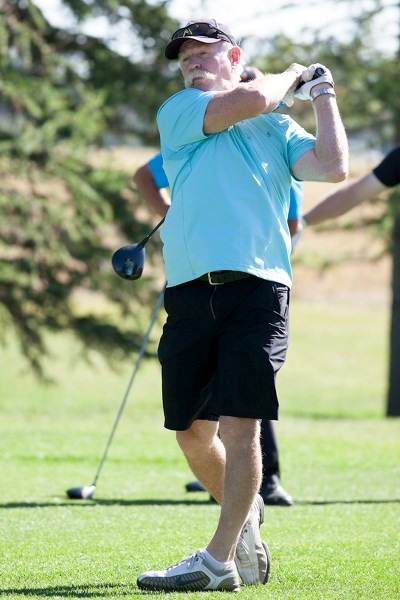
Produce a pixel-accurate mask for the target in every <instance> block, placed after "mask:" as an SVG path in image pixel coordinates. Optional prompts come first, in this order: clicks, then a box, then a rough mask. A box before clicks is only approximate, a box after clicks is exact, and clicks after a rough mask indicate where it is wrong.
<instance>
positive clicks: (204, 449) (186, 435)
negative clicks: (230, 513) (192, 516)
mask: <svg viewBox="0 0 400 600" xmlns="http://www.w3.org/2000/svg"><path fill="white" fill-rule="evenodd" d="M176 439H177V441H178V444H179V446H180V448H181V450H182V452H183V453H184V455H185V456H186V459H187V461H188V463H189V467H190V468H191V470H192V471H193V473H194V475H195V477H197V479H198V480H199V481H200V482H201V483H202V484H203V485H204V487H205V488H206V489H207V490H208V491H209V492H210V494H211V495H212V496H213V498H215V499H216V501H217V502H218V504H221V501H222V490H223V485H224V475H225V448H224V445H223V443H222V441H221V439H220V438H219V436H218V422H216V421H203V420H198V421H194V423H193V425H192V426H191V427H190V429H187V430H185V431H177V432H176Z"/></svg>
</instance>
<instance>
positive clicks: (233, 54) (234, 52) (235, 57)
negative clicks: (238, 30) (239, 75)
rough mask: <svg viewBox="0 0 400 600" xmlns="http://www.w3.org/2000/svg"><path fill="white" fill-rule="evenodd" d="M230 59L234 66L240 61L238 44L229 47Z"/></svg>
mask: <svg viewBox="0 0 400 600" xmlns="http://www.w3.org/2000/svg"><path fill="white" fill-rule="evenodd" d="M229 52H230V57H229V58H230V61H231V63H232V66H234V65H235V66H236V65H238V64H239V63H240V59H241V56H242V51H241V50H240V48H239V46H233V48H231V49H230V51H229Z"/></svg>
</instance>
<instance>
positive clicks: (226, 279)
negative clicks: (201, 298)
mask: <svg viewBox="0 0 400 600" xmlns="http://www.w3.org/2000/svg"><path fill="white" fill-rule="evenodd" d="M245 277H252V275H250V273H243V272H242V271H211V272H210V273H205V274H204V275H202V276H201V277H199V278H198V279H199V280H200V281H207V282H208V283H209V284H210V285H223V284H224V283H232V282H234V281H239V279H245Z"/></svg>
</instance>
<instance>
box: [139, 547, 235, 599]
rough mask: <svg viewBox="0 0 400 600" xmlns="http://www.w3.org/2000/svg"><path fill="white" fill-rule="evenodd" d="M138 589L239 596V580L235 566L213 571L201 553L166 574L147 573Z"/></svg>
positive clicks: (187, 558) (168, 569)
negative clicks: (212, 592) (234, 593)
mask: <svg viewBox="0 0 400 600" xmlns="http://www.w3.org/2000/svg"><path fill="white" fill-rule="evenodd" d="M137 585H138V587H139V588H141V589H144V590H151V591H165V592H174V591H177V592H200V591H207V590H211V591H216V590H219V591H228V592H239V591H240V585H239V577H238V573H237V571H236V568H235V565H234V564H233V563H232V567H231V568H228V569H221V570H216V569H214V568H213V567H212V566H211V565H210V564H209V563H208V562H207V560H206V558H205V557H204V556H203V554H202V552H201V550H198V551H197V552H195V553H194V554H191V555H190V556H187V557H186V558H184V559H183V560H181V562H179V563H177V564H175V565H172V566H171V567H168V568H166V569H165V570H164V571H145V572H144V573H142V574H141V575H139V577H138V579H137Z"/></svg>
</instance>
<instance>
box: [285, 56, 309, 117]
mask: <svg viewBox="0 0 400 600" xmlns="http://www.w3.org/2000/svg"><path fill="white" fill-rule="evenodd" d="M305 70H306V67H305V66H304V65H299V64H298V63H293V64H291V65H290V67H288V68H287V69H285V71H284V72H285V73H287V72H293V73H295V74H296V75H297V78H296V80H295V81H294V82H293V84H292V85H291V86H290V88H289V89H288V91H287V92H286V94H285V95H284V97H283V98H282V102H284V103H285V104H286V106H289V107H290V106H293V103H294V93H295V91H296V89H297V86H298V85H299V82H300V77H301V75H302V74H303V73H304V71H305Z"/></svg>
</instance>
